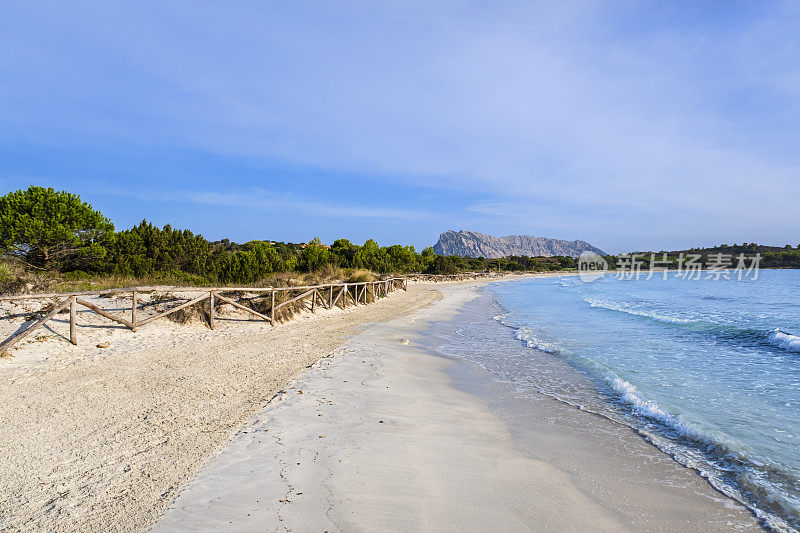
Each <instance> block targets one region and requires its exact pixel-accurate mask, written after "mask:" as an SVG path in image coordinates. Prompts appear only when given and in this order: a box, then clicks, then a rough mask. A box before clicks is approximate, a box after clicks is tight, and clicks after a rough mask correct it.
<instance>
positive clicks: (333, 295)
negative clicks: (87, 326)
mask: <svg viewBox="0 0 800 533" xmlns="http://www.w3.org/2000/svg"><path fill="white" fill-rule="evenodd" d="M397 289H403V290H407V289H408V280H407V279H406V278H391V279H386V280H380V281H364V282H360V283H327V284H323V285H308V286H302V287H204V288H199V287H129V288H124V289H108V290H104V291H85V292H74V293H55V294H30V295H22V296H5V297H0V301H15V300H49V299H56V300H59V302H58V303H57V304H56V305H55V307H53V308H52V309H51V310H50V311H49V312H48V313H47V314H46V315H44V316H43V317H41V318H40V319H39V320H37V321H36V322H34V323H32V324H30V325H29V326H28V327H27V328H25V329H23V330H21V331H17V332H16V333H14V334H13V335H11V336H10V337H8V338H7V339H5V340H4V341H3V342H1V343H0V354H3V353H5V352H6V350H8V349H9V348H11V347H12V346H13V345H14V344H16V343H18V342H19V341H21V340H22V339H24V338H25V337H27V336H28V335H30V334H31V333H33V332H34V331H35V330H37V329H39V328H40V327H42V326H44V325H45V324H46V323H47V322H48V321H50V320H52V319H53V318H54V317H55V316H56V315H57V314H58V313H59V312H60V311H62V310H64V309H66V308H67V307H69V340H70V342H71V343H72V344H78V338H77V331H76V330H77V317H76V313H77V308H78V306H79V305H80V306H82V307H86V308H87V309H90V310H91V311H94V312H95V313H97V314H98V315H100V316H102V317H105V318H107V319H109V320H112V321H114V322H118V323H120V324H122V325H124V326H126V327H128V328H130V329H131V330H132V331H136V329H137V328H138V327H141V326H144V325H145V324H148V323H149V322H152V321H154V320H158V319H159V318H164V317H166V316H168V315H171V314H172V313H175V312H176V311H180V310H181V309H184V308H186V307H189V306H191V305H194V304H198V303H200V302H203V301H205V300H209V308H208V310H209V326H210V327H211V329H214V321H215V316H214V315H215V313H214V306H215V305H217V303H218V302H219V303H220V304H230V305H232V306H233V307H235V308H237V309H240V310H242V311H246V312H248V313H250V314H252V315H254V316H256V317H257V318H259V319H261V320H264V321H265V322H269V323H270V324H271V325H272V326H275V325H276V320H275V313H276V311H279V310H280V309H281V308H282V307H285V306H287V305H289V304H291V303H293V302H299V301H302V300H306V301H308V299H310V303H311V311H312V312H314V311H315V310H316V306H317V302H319V304H320V305H322V306H323V307H324V308H325V309H332V308H333V306H335V305H336V304H338V303H339V302H341V304H342V307H347V303H348V300H349V301H350V302H351V303H352V304H353V305H359V304H367V303H369V302H370V301H372V302H375V301H377V300H378V298H380V297H381V296H382V295H383V296H385V295H387V294H389V293H390V292H392V291H395V290H397ZM164 291H172V292H183V293H201V294H200V295H199V296H197V297H196V298H188V299H187V301H185V302H183V303H181V304H179V305H176V306H174V307H171V308H169V309H167V310H166V311H163V312H161V313H159V314H156V315H154V316H148V317H147V318H144V319H141V320H139V319H137V309H138V307H139V303H138V296H139V294H142V293H154V292H164ZM292 291H302V292H300V294H298V295H296V296H293V297H291V298H288V299H286V300H284V301H280V302H277V303H276V294H277V295H280V293H282V292H292ZM232 292H236V293H242V292H245V293H250V294H252V293H255V294H257V295H259V294H260V296H256V297H252V298H248V300H249V301H253V300H256V299H264V298H269V299H270V306H269V313H268V314H266V313H265V312H264V313H262V312H259V311H256V310H255V309H252V308H251V307H249V306H248V305H246V303H243V302H241V301H236V297H235V296H223V294H226V293H232ZM128 293H130V295H131V297H130V298H131V307H130V319H128V318H124V317H122V316H119V315H117V314H112V313H111V312H109V311H108V310H104V309H101V308H100V307H98V306H97V305H95V304H93V303H91V302H88V301H86V300H84V299H83V298H81V297H82V296H91V295H100V294H103V295H107V294H115V295H123V294H128ZM240 300H241V298H240Z"/></svg>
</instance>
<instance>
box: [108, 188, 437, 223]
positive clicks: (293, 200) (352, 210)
mask: <svg viewBox="0 0 800 533" xmlns="http://www.w3.org/2000/svg"><path fill="white" fill-rule="evenodd" d="M109 194H114V195H121V196H129V197H135V198H138V199H140V200H144V201H148V202H173V203H185V202H189V203H193V204H200V205H212V206H220V207H232V208H243V209H264V210H270V211H279V212H281V213H294V214H297V215H314V216H321V217H334V218H356V219H359V218H364V219H394V220H419V219H424V218H428V217H429V216H430V213H426V212H424V211H418V210H414V209H399V208H389V207H373V206H356V205H352V204H341V205H337V204H336V203H334V200H328V201H321V200H316V199H310V198H300V197H297V196H295V195H292V194H286V193H276V192H271V191H266V190H263V189H252V190H250V191H248V192H213V191H161V192H155V193H154V192H148V193H141V192H131V191H113V192H110V193H109Z"/></svg>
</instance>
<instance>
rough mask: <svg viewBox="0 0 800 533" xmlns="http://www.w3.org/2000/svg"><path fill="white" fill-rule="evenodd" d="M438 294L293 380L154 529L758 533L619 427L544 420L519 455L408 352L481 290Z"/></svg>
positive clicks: (478, 410) (445, 379) (487, 416)
mask: <svg viewBox="0 0 800 533" xmlns="http://www.w3.org/2000/svg"><path fill="white" fill-rule="evenodd" d="M445 292H446V294H447V298H446V299H445V300H444V301H442V302H438V303H437V304H435V305H434V306H433V307H428V308H425V309H423V310H420V311H418V312H417V313H416V314H415V315H414V316H413V317H405V318H398V319H396V320H394V321H392V322H390V323H386V324H379V325H375V326H373V327H371V328H369V329H368V330H367V331H366V332H365V333H363V334H361V335H359V336H358V337H355V338H354V339H352V340H351V341H349V342H348V343H347V344H346V345H345V346H344V347H343V348H341V349H340V350H337V355H336V356H335V357H333V358H326V359H323V360H321V361H320V362H319V363H317V364H315V365H314V366H313V367H312V368H310V369H309V370H307V371H306V372H304V373H303V374H302V376H300V377H299V378H298V379H296V380H294V381H293V382H292V383H291V384H290V385H289V386H288V387H287V388H286V391H285V393H284V394H281V395H280V396H279V397H277V398H276V399H275V400H273V401H272V402H270V404H269V405H267V406H266V408H264V409H263V410H262V411H261V412H260V413H259V414H258V416H257V417H256V418H255V419H254V420H253V421H252V422H251V423H249V424H248V425H246V426H245V427H244V428H243V429H242V430H241V431H239V432H238V433H237V434H236V436H235V437H234V438H233V439H232V440H231V442H230V443H228V445H227V446H226V447H225V448H224V450H223V451H222V453H221V454H219V455H218V456H216V457H215V458H213V459H211V460H210V461H209V462H208V463H207V465H206V466H205V467H204V468H203V469H202V470H201V471H200V473H199V474H198V475H197V476H196V477H194V478H193V480H192V481H191V482H190V484H189V485H188V487H187V488H186V489H185V490H184V491H183V492H182V493H181V494H180V496H179V497H178V499H177V500H176V501H175V503H174V504H173V505H171V506H170V509H169V511H168V512H167V513H166V514H165V516H164V517H163V519H162V520H161V522H160V523H159V524H158V526H157V527H156V528H155V530H156V531H219V530H227V531H354V530H355V531H462V530H465V531H530V530H537V531H626V530H662V531H698V530H706V531H725V530H730V529H733V528H737V529H757V524H756V523H755V521H754V520H753V519H752V517H751V516H750V515H749V514H748V513H747V512H745V511H744V510H743V509H742V508H741V507H739V506H736V505H734V504H732V502H731V501H729V500H727V499H726V498H724V497H723V496H721V495H720V494H718V493H716V492H715V491H714V490H713V489H711V487H710V486H709V485H708V484H707V483H705V482H704V481H703V480H701V479H700V478H699V477H698V476H697V475H696V474H695V473H694V472H692V471H690V470H687V469H684V468H682V467H680V466H679V465H677V464H676V463H674V462H673V461H671V460H669V459H668V458H666V456H664V455H663V454H661V452H658V451H657V450H656V449H655V448H653V447H652V446H650V445H649V444H646V443H644V442H643V441H642V440H641V439H639V438H638V437H636V436H635V435H634V434H633V433H632V432H630V431H628V430H626V429H624V428H620V429H614V432H611V433H607V434H604V435H603V436H602V438H595V434H589V435H587V434H582V433H580V432H579V431H572V432H571V433H570V431H571V430H569V428H566V429H565V431H561V428H559V427H553V426H551V427H549V428H548V427H547V426H548V424H547V423H544V424H539V425H537V426H536V429H537V430H538V431H539V432H540V433H541V435H540V440H541V442H542V445H541V449H540V450H539V451H540V452H541V453H539V451H537V453H529V452H526V451H523V450H522V449H521V448H520V447H519V446H518V445H517V444H516V443H515V442H514V440H513V439H512V438H511V435H510V433H509V430H508V427H507V426H506V424H505V423H503V422H501V421H500V420H499V419H498V418H497V417H496V416H494V415H493V413H492V412H491V411H490V410H489V408H488V407H487V405H486V403H485V402H484V401H482V400H480V399H478V398H477V397H475V396H472V395H470V394H468V393H466V392H463V391H461V390H459V389H457V388H455V387H454V386H453V383H452V381H453V378H452V377H451V376H450V375H449V374H448V373H447V372H446V371H445V369H446V368H447V367H448V365H450V364H451V363H450V362H449V361H448V360H446V359H444V358H440V357H436V356H433V355H431V354H430V353H428V352H426V351H424V350H423V349H421V348H419V347H418V345H417V344H416V343H415V339H416V338H418V336H419V335H420V332H421V331H422V330H423V329H424V327H425V326H426V325H427V324H429V322H430V321H431V320H442V319H446V318H448V317H449V316H452V314H453V313H454V312H455V311H456V309H457V308H458V306H459V305H461V304H462V303H464V302H465V301H467V300H468V299H470V298H472V297H473V296H474V291H470V290H467V289H464V288H457V289H448V290H447V291H445ZM541 408H542V409H564V406H563V405H559V406H555V405H552V406H548V404H546V403H542V406H541ZM551 414H552V413H551V412H550V411H548V412H546V413H545V412H542V415H543V416H542V417H541V418H542V419H543V420H547V419H549V418H550V415H551ZM544 415H547V416H544ZM559 416H560V415H559ZM570 416H573V417H575V420H574V421H571V422H570V421H568V419H569V417H570ZM581 417H583V418H581ZM585 417H591V415H588V414H586V413H582V412H580V411H577V410H572V413H571V415H568V416H564V418H563V420H565V422H564V423H565V425H566V424H568V423H572V422H577V426H576V427H580V425H581V421H582V422H583V423H585V422H586V421H587V420H586V418H585ZM559 419H560V418H559ZM554 445H555V446H554ZM632 449H633V450H636V453H633V454H631V453H629V452H630V450H632ZM623 450H624V451H623ZM556 459H558V460H556ZM663 479H670V480H671V485H670V486H666V485H664V484H663V482H662V480H663Z"/></svg>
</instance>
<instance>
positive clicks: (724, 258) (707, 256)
mask: <svg viewBox="0 0 800 533" xmlns="http://www.w3.org/2000/svg"><path fill="white" fill-rule="evenodd" d="M665 254H666V259H665ZM742 254H743V255H744V259H745V265H746V266H747V267H749V266H750V265H751V264H752V261H753V258H754V257H755V256H756V254H758V255H759V256H760V259H759V261H758V263H759V264H758V266H759V268H800V244H798V245H796V246H792V245H791V244H787V245H785V246H765V245H763V244H755V243H746V242H745V243H742V244H720V245H718V246H712V247H710V248H689V249H686V250H673V251H664V250H661V251H659V252H636V253H635V254H632V255H635V258H636V261H637V262H641V268H642V270H649V268H650V263H651V260H652V261H653V266H654V268H664V267H666V268H669V269H678V268H679V267H680V265H681V261H683V266H682V268H685V263H686V262H687V261H688V260H689V259H690V258H692V260H693V262H694V263H695V264H699V265H700V268H704V269H705V268H708V267H712V268H713V267H715V266H717V267H718V266H720V265H721V264H728V265H730V266H731V267H732V268H736V266H737V263H738V261H739V257H740V256H742ZM606 259H607V260H608V261H609V266H610V267H611V268H612V269H613V268H614V267H615V266H616V265H617V264H619V258H618V257H617V256H608V257H607V258H606ZM627 265H628V268H630V266H629V264H627Z"/></svg>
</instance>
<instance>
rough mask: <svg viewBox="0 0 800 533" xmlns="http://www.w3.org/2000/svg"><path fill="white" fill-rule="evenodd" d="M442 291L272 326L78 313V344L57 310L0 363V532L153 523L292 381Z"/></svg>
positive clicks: (424, 290)
mask: <svg viewBox="0 0 800 533" xmlns="http://www.w3.org/2000/svg"><path fill="white" fill-rule="evenodd" d="M438 298H440V295H439V293H438V292H437V291H436V290H435V289H433V288H431V287H430V286H427V285H413V286H411V287H410V288H409V290H408V291H407V292H405V291H398V292H394V293H391V294H390V295H389V297H387V298H384V299H381V300H380V301H379V302H378V303H376V304H370V305H366V306H358V307H350V308H348V309H346V310H339V309H334V310H331V311H324V310H318V311H317V313H316V314H313V315H312V314H311V313H304V314H302V315H301V316H299V317H298V318H297V319H296V320H293V321H291V322H289V323H286V324H281V325H279V326H278V327H276V328H274V329H273V328H271V327H270V326H269V325H266V324H264V323H263V322H257V321H248V320H247V317H246V316H243V315H241V314H237V313H235V312H232V311H231V312H227V313H226V314H225V317H224V319H221V320H218V321H217V322H218V323H217V329H216V330H215V331H211V330H209V329H208V328H207V327H206V326H205V325H204V324H199V323H193V324H187V325H178V324H175V323H172V322H169V321H159V322H154V323H152V324H149V325H147V326H146V327H143V328H141V329H140V330H138V331H137V332H135V333H134V332H130V331H127V330H125V329H122V328H114V327H111V328H109V327H105V326H108V324H109V323H108V322H103V320H104V319H101V318H100V317H97V315H94V314H93V313H88V312H82V313H80V314H79V315H80V316H79V323H80V324H81V326H80V327H79V328H78V337H79V345H78V346H72V345H70V344H69V343H68V342H66V341H65V339H64V337H65V335H68V325H67V319H66V318H64V317H63V316H60V318H59V319H58V320H57V321H54V322H53V323H52V327H51V328H50V329H49V331H47V332H45V333H44V334H43V335H37V336H36V338H32V339H31V340H26V341H24V342H23V343H22V345H21V346H20V347H19V349H16V348H15V349H14V351H13V353H12V356H11V357H10V358H8V357H7V358H3V359H2V360H0V379H2V382H3V386H2V387H1V388H0V425H2V427H3V431H2V433H0V445H2V448H3V450H4V458H3V461H2V467H0V529H2V530H8V531H15V530H50V531H138V530H142V529H146V528H147V527H149V526H150V525H151V524H153V523H154V522H155V521H157V520H158V518H159V517H160V515H161V514H162V513H163V511H164V510H165V509H166V507H167V506H168V505H169V504H170V502H172V501H173V500H174V498H175V496H176V495H177V494H178V492H179V491H180V490H181V488H182V487H183V486H184V485H185V484H186V482H187V481H188V479H189V478H190V476H192V475H193V474H194V473H195V472H196V471H197V469H198V468H199V467H200V466H201V465H202V464H203V463H204V462H205V461H206V460H207V458H208V457H209V456H211V455H214V454H215V453H217V452H218V451H219V450H220V449H221V448H222V447H223V446H224V445H225V443H226V442H227V441H228V440H229V439H230V438H231V437H232V436H233V435H234V433H235V432H236V431H237V430H239V429H240V428H241V427H242V426H243V425H244V424H246V423H247V422H248V421H250V420H251V419H252V417H253V416H254V415H255V414H257V413H258V412H259V411H260V410H261V409H262V408H263V407H264V406H265V405H266V404H267V402H269V400H270V399H271V398H272V397H273V396H274V395H275V394H276V393H277V392H278V391H279V390H281V389H282V388H283V387H284V385H285V384H286V383H287V382H288V381H289V380H291V379H292V378H294V377H296V376H298V375H299V374H300V373H301V371H303V370H304V369H305V368H306V367H307V366H308V365H311V364H313V363H315V362H317V361H318V360H319V359H320V358H321V357H324V356H326V355H328V354H330V353H331V351H332V350H334V349H335V348H336V347H338V346H340V345H341V344H342V343H343V342H344V341H345V340H346V339H347V338H349V337H350V336H352V335H354V334H356V333H358V332H359V331H360V330H361V329H362V328H363V327H364V324H367V323H370V322H380V321H386V320H390V319H393V318H396V317H399V316H404V315H406V314H408V313H410V312H412V311H414V310H416V309H419V308H420V307H422V306H425V305H426V304H428V303H430V302H433V301H434V300H436V299H438ZM109 305H111V306H112V307H113V305H114V303H113V301H111V302H110V303H109V302H106V303H105V304H104V306H105V307H108V306H109ZM6 312H8V310H6ZM20 320H21V319H15V320H5V321H3V322H4V324H3V327H4V328H6V329H7V330H8V331H14V330H15V329H16V328H17V327H19V325H20ZM101 324H102V325H103V326H104V327H98V326H99V325H101ZM4 332H6V331H5V330H4ZM98 345H100V346H102V348H100V347H98Z"/></svg>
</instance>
